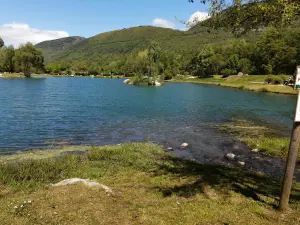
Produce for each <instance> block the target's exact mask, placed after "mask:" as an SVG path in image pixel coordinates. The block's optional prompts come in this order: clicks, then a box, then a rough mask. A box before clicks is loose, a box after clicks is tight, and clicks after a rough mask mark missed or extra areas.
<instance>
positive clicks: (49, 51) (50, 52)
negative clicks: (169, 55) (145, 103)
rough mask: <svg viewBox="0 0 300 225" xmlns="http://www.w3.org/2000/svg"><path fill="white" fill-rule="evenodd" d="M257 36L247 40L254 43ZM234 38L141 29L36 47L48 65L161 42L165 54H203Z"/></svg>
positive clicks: (107, 56)
mask: <svg viewBox="0 0 300 225" xmlns="http://www.w3.org/2000/svg"><path fill="white" fill-rule="evenodd" d="M255 36H256V35H255V34H254V35H253V34H250V35H248V36H247V37H246V38H247V39H249V40H251V39H253V38H255ZM231 38H234V37H233V35H232V34H231V33H230V32H229V31H226V30H219V31H212V32H208V29H207V28H205V27H202V26H197V27H194V28H193V29H190V30H188V31H181V30H173V29H169V28H161V27H153V26H139V27H132V28H126V29H121V30H115V31H110V32H106V33H101V34H98V35H96V36H93V37H90V38H82V37H68V38H62V39H57V40H53V41H45V42H42V43H39V44H37V45H36V47H39V48H41V49H43V50H44V54H45V60H46V63H49V62H50V63H51V62H56V61H64V60H69V61H82V60H85V61H92V62H95V61H114V60H120V59H124V56H125V55H127V54H129V53H131V52H133V51H135V50H142V49H144V48H146V47H147V46H148V45H149V43H150V42H151V41H155V42H157V43H158V44H159V45H160V46H161V48H162V49H163V50H165V51H172V52H175V53H179V54H182V53H183V54H186V53H188V54H189V53H193V52H197V51H199V49H201V47H202V46H204V45H205V44H216V43H217V44H218V43H220V44H221V43H224V42H225V41H227V40H228V39H231Z"/></svg>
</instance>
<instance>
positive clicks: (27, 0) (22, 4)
mask: <svg viewBox="0 0 300 225" xmlns="http://www.w3.org/2000/svg"><path fill="white" fill-rule="evenodd" d="M0 5H1V13H0V26H3V25H4V24H6V25H7V24H12V23H16V24H26V25H28V26H27V28H28V27H29V28H35V29H37V30H40V31H44V30H46V31H65V32H66V33H68V35H70V36H74V35H76V36H77V35H78V36H84V37H90V36H93V35H96V34H98V33H102V32H105V31H111V30H116V29H121V28H126V27H132V26H139V25H152V24H153V20H154V19H161V20H166V21H167V22H169V24H171V26H172V28H175V29H183V28H184V25H182V24H180V23H179V22H178V21H176V19H175V17H177V18H178V19H180V20H188V19H189V18H190V16H191V15H192V14H193V13H195V12H196V11H200V12H205V11H207V10H206V6H204V5H203V4H201V3H200V1H198V2H196V3H193V4H192V3H189V2H188V0H60V1H58V0H39V1H38V0H12V1H7V0H0ZM161 20H159V21H161ZM159 21H158V22H159ZM6 33H8V32H6ZM0 36H1V28H0ZM2 36H3V32H2ZM5 38H7V37H5ZM5 38H3V39H5Z"/></svg>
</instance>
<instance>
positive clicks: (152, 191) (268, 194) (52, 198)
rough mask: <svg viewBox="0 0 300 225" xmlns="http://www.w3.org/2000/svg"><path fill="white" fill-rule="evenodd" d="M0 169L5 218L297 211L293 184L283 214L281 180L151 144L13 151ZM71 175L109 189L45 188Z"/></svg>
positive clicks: (278, 219) (183, 217) (219, 218)
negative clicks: (76, 151)
mask: <svg viewBox="0 0 300 225" xmlns="http://www.w3.org/2000/svg"><path fill="white" fill-rule="evenodd" d="M0 171H1V172H0V185H1V192H0V220H1V221H2V222H3V224H199V223H200V224H249V221H251V224H295V223H297V222H298V218H299V215H300V212H299V202H298V201H299V199H300V196H299V185H298V184H294V189H293V192H292V204H291V209H290V211H289V213H287V214H286V215H284V216H282V215H281V214H280V213H278V212H277V211H276V210H275V209H274V206H275V205H277V204H278V199H277V196H278V195H279V189H280V182H279V181H277V180H274V179H271V178H269V177H265V176H263V175H260V174H256V173H253V172H248V171H246V170H244V169H242V168H235V167H225V166H218V165H202V164H199V163H197V162H196V161H194V160H185V159H181V158H177V157H175V156H172V155H170V154H168V153H166V152H165V151H164V150H163V149H162V148H161V147H160V146H157V145H154V144H151V143H128V144H123V145H121V146H104V147H90V148H89V149H88V151H87V154H85V155H61V154H60V153H58V155H52V156H51V157H50V158H42V159H35V160H33V159H25V160H22V159H20V158H19V159H17V160H15V161H10V162H9V163H6V164H2V165H0ZM71 177H80V178H88V179H92V180H95V181H98V182H100V183H103V184H105V185H107V186H109V187H110V188H112V189H113V191H114V193H115V194H114V195H109V196H108V195H107V194H106V193H105V192H104V191H103V190H101V189H100V190H99V189H95V188H88V187H85V186H83V185H81V184H78V185H69V186H63V187H48V185H49V184H50V183H53V182H57V181H60V180H62V179H65V178H71ZM29 184H30V185H29ZM4 190H5V191H4ZM29 200H30V202H31V203H30V204H28V201H29ZM24 201H25V202H27V203H26V204H25V203H24ZM21 205H23V207H21ZM15 207H17V208H15Z"/></svg>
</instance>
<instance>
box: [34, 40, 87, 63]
mask: <svg viewBox="0 0 300 225" xmlns="http://www.w3.org/2000/svg"><path fill="white" fill-rule="evenodd" d="M84 39H85V38H84V37H79V36H73V37H66V38H60V39H56V40H51V41H43V42H41V43H39V44H37V45H36V47H37V48H41V49H43V51H44V56H45V60H46V61H47V60H51V57H52V56H53V55H55V54H57V53H59V52H61V51H64V50H65V49H66V48H68V47H69V46H71V45H73V44H75V43H77V42H79V41H82V40H84Z"/></svg>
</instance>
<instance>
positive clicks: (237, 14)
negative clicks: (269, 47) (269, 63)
mask: <svg viewBox="0 0 300 225" xmlns="http://www.w3.org/2000/svg"><path fill="white" fill-rule="evenodd" d="M188 1H189V2H191V3H193V2H197V0H188ZM199 1H200V2H201V3H203V4H209V14H210V16H211V18H210V19H209V20H207V21H206V22H204V24H205V25H209V26H211V27H214V28H218V27H227V28H229V29H232V30H233V31H234V32H235V33H244V32H247V31H249V30H252V29H259V28H261V27H264V26H267V25H273V26H276V27H282V26H286V25H294V24H295V23H296V24H297V23H299V16H300V1H299V0H232V1H226V0H199Z"/></svg>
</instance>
